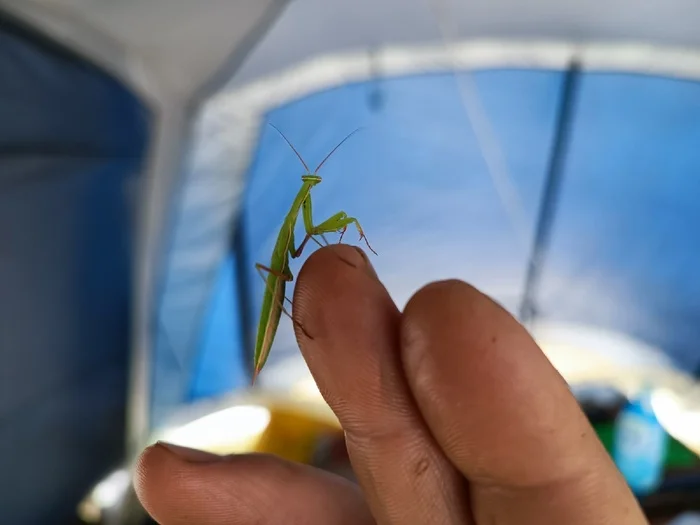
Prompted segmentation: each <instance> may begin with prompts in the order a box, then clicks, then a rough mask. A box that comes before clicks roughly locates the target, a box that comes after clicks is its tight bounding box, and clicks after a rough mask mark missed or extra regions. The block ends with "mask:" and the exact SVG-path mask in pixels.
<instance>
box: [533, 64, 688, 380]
mask: <svg viewBox="0 0 700 525" xmlns="http://www.w3.org/2000/svg"><path fill="white" fill-rule="evenodd" d="M574 118H575V121H574V122H575V124H574V127H573V134H572V137H571V145H570V148H569V154H568V158H567V159H566V166H565V168H564V172H563V174H562V178H563V180H564V184H563V190H562V192H561V198H560V201H559V203H558V205H557V213H556V215H557V217H556V219H555V223H554V224H555V225H554V233H553V239H552V246H551V250H550V254H549V259H548V260H547V261H546V270H545V272H544V278H543V281H542V287H541V289H540V290H539V294H538V302H539V305H540V308H541V315H543V316H546V317H547V318H552V319H557V320H564V321H575V322H580V323H586V324H592V325H594V326H601V327H603V328H609V329H614V330H619V331H621V332H623V333H627V334H629V335H632V336H635V337H638V338H639V339H641V340H643V341H645V342H647V343H649V344H652V345H656V346H658V347H659V348H661V349H662V350H663V351H664V352H666V353H667V354H668V355H669V356H670V357H671V358H672V359H673V360H674V361H675V363H676V364H677V365H678V366H679V367H681V368H682V369H685V370H686V371H689V372H693V371H694V370H696V369H697V368H698V366H700V351H698V349H697V345H696V341H698V340H699V339H700V323H698V320H700V279H699V278H698V277H699V276H700V232H699V231H698V227H699V226H700V205H699V204H698V203H699V202H700V147H699V145H700V83H698V82H696V81H690V80H683V79H674V78H663V77H655V76H651V75H641V74H619V73H590V74H587V75H585V76H584V78H583V80H582V82H581V86H580V93H579V97H578V105H577V107H576V108H575V117H574Z"/></svg>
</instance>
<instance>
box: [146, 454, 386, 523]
mask: <svg viewBox="0 0 700 525" xmlns="http://www.w3.org/2000/svg"><path fill="white" fill-rule="evenodd" d="M135 489H136V493H137V495H138V497H139V500H140V501H141V503H142V505H143V506H144V508H145V509H146V510H147V511H148V513H149V514H150V515H151V516H152V517H153V518H154V519H155V520H156V521H157V522H158V523H159V524H160V525H253V524H255V525H265V524H268V523H269V524H270V525H272V524H275V525H276V524H278V523H288V524H290V525H293V524H304V525H330V524H332V525H372V524H373V523H374V520H373V519H372V516H371V514H370V512H369V509H368V507H367V505H366V503H365V501H364V499H363V497H362V494H361V492H360V491H359V489H358V488H357V486H356V485H354V484H352V483H350V482H348V481H346V480H344V479H342V478H341V477H339V476H336V475H333V474H329V473H326V472H323V471H321V470H318V469H315V468H312V467H310V466H306V465H302V464H298V463H292V462H288V461H284V460H282V459H280V458H277V457H274V456H269V455H263V454H244V455H232V456H217V455H213V454H208V453H206V452H202V451H198V450H192V449H186V448H182V447H178V446H174V445H164V444H156V445H153V446H151V447H149V448H147V449H146V450H145V451H144V452H143V453H142V455H141V457H140V458H139V461H138V464H137V467H136V475H135Z"/></svg>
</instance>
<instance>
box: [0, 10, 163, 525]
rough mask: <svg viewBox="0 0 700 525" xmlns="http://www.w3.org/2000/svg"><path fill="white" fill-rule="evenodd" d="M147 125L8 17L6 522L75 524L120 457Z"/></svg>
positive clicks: (0, 351)
mask: <svg viewBox="0 0 700 525" xmlns="http://www.w3.org/2000/svg"><path fill="white" fill-rule="evenodd" d="M148 121H149V115H148V113H147V111H146V110H145V108H144V107H143V106H142V105H141V104H140V102H139V101H138V100H136V99H135V98H134V96H133V95H132V94H131V93H130V92H128V91H127V90H126V89H125V88H124V87H123V86H122V85H121V84H120V83H119V82H117V81H115V80H114V79H112V78H110V77H109V76H107V75H106V74H104V73H103V72H101V71H100V70H98V69H97V68H96V67H94V66H92V65H90V64H88V63H86V62H85V61H84V60H82V59H81V58H79V57H77V56H74V55H72V54H70V53H68V52H66V51H65V50H63V49H61V48H58V47H57V46H55V45H54V44H53V43H51V42H48V41H47V40H45V39H44V38H42V37H41V36H40V35H37V34H34V33H33V32H30V31H28V30H26V29H25V28H24V27H23V26H21V25H19V24H17V23H15V21H14V20H11V19H9V18H7V17H4V16H0V239H2V242H0V290H2V293H1V294H0V358H1V359H2V368H1V371H0V451H1V453H0V490H2V493H3V494H4V496H5V497H4V498H3V505H2V518H1V521H2V522H7V523H22V524H28V525H31V524H46V523H67V522H69V521H71V520H73V519H74V517H75V506H76V505H77V503H78V501H79V500H80V498H82V497H83V496H84V495H85V494H86V491H87V490H89V488H90V486H91V484H93V483H94V482H95V481H96V480H97V479H99V477H100V476H102V475H104V474H105V473H106V472H107V471H108V470H109V469H111V468H114V467H115V466H116V465H117V463H118V462H119V461H120V460H121V459H122V454H123V446H124V423H125V413H124V410H125V401H126V383H127V367H128V357H129V324H130V323H129V307H130V304H129V303H130V296H131V257H132V244H133V238H132V229H133V217H132V214H133V211H134V209H133V203H132V202H131V199H132V194H133V192H134V190H135V189H136V188H135V186H134V184H135V183H136V181H137V180H138V178H139V175H140V173H141V170H142V160H143V155H144V152H145V147H146V144H147V140H148ZM37 501H39V502H41V505H37V504H36V502H37Z"/></svg>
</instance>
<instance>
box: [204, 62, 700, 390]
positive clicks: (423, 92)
mask: <svg viewBox="0 0 700 525" xmlns="http://www.w3.org/2000/svg"><path fill="white" fill-rule="evenodd" d="M564 74H565V72H563V71H554V70H546V71H543V70H522V69H520V70H483V71H479V72H476V73H475V74H474V75H473V78H474V79H475V82H476V87H477V89H478V91H479V93H480V97H481V104H482V105H483V111H484V113H485V114H486V115H488V119H489V121H490V124H491V127H492V131H493V135H494V136H495V137H496V138H497V140H498V142H499V144H500V149H501V152H502V155H503V158H504V164H505V166H506V168H507V171H508V173H507V175H508V177H509V178H510V179H511V180H512V183H513V188H512V189H513V190H514V194H515V195H516V197H517V198H515V199H511V201H508V200H504V198H503V195H501V194H499V193H498V192H497V191H496V189H495V188H496V187H497V185H496V183H495V182H494V180H493V178H492V176H491V174H490V172H489V170H488V168H487V166H486V164H485V161H484V158H483V156H482V153H481V149H480V144H479V142H478V139H477V137H476V135H475V131H474V127H473V126H472V125H471V124H470V121H469V119H468V117H467V115H466V114H465V112H464V108H463V100H462V99H461V98H460V97H459V96H458V89H457V88H458V84H457V82H456V80H455V78H454V76H452V75H451V74H426V75H412V76H406V77H397V78H389V79H387V78H383V79H382V81H381V83H380V84H379V85H378V84H377V83H376V82H373V81H368V82H358V83H353V84H349V85H345V86H342V87H338V88H333V89H328V90H325V91H321V92H318V93H314V94H312V95H310V96H307V97H304V98H302V99H299V100H295V101H293V102H290V103H288V104H285V105H283V106H281V107H277V108H272V109H271V110H270V111H269V113H268V114H267V115H266V116H265V122H273V123H274V124H275V125H277V126H278V127H280V128H281V129H282V130H283V131H284V132H285V134H286V135H287V136H288V137H289V138H290V140H292V141H293V143H294V144H295V145H296V147H297V149H298V150H299V151H300V152H301V153H302V155H303V156H304V157H305V158H306V159H307V164H309V165H310V166H311V167H313V166H315V164H316V163H317V162H318V161H320V160H321V159H322V158H323V156H324V155H325V154H326V152H328V151H329V150H330V149H331V148H332V147H333V146H334V145H335V143H336V142H337V141H339V140H340V139H341V138H342V137H343V136H344V135H345V133H347V132H348V131H351V130H352V129H354V128H355V127H357V126H359V125H362V126H366V128H365V130H363V131H362V132H361V133H359V134H357V135H356V136H355V137H353V138H352V139H351V140H350V141H348V142H347V143H346V144H345V145H344V146H343V148H341V149H340V150H338V152H337V153H336V155H335V156H336V157H337V158H335V159H333V160H330V161H329V162H328V163H327V164H326V166H324V168H323V171H322V173H321V175H323V176H324V181H323V183H322V184H321V185H320V186H318V187H317V188H315V190H314V217H315V219H316V221H320V220H322V219H324V218H325V217H327V216H329V215H330V214H331V213H333V212H335V211H338V210H341V209H342V210H345V211H346V212H348V213H350V214H352V215H354V216H357V217H358V218H359V220H360V221H361V223H362V224H363V227H364V228H365V230H366V232H367V234H368V236H369V238H370V240H371V242H372V244H373V246H374V247H375V248H376V249H377V250H378V251H379V252H380V256H379V257H378V258H375V259H374V263H375V265H376V266H377V270H378V272H379V274H380V275H381V276H382V278H383V279H384V280H385V282H386V284H387V286H388V288H389V291H390V292H391V293H392V294H393V295H394V297H395V298H396V300H397V302H398V303H399V304H402V303H403V302H405V300H407V299H408V297H409V296H410V294H411V293H413V292H414V291H415V290H416V289H417V288H419V287H420V286H421V285H423V284H424V283H425V282H427V281H429V280H434V279H440V278H447V277H457V278H461V279H465V280H467V281H470V282H472V283H474V284H475V285H477V286H478V287H480V288H482V289H483V290H485V291H486V292H488V293H491V294H492V295H493V296H494V297H495V298H496V299H497V300H499V301H500V302H501V303H502V304H504V305H505V306H506V307H507V308H509V309H510V310H511V311H513V312H514V313H517V311H518V307H519V305H520V303H521V301H522V299H523V293H524V290H525V277H526V268H527V263H528V257H529V256H530V254H531V250H532V243H533V241H534V228H535V223H536V217H537V215H538V213H539V208H540V206H541V205H542V202H541V198H542V191H543V184H544V181H545V176H546V170H547V167H548V162H549V159H550V155H551V148H552V147H553V145H554V142H555V141H554V139H555V136H554V135H555V133H556V132H557V129H556V124H557V117H558V116H557V112H558V111H559V107H560V102H561V97H562V96H563V92H562V90H563V88H564V83H563V82H564ZM377 91H379V94H380V95H381V100H382V101H383V102H382V105H381V106H380V107H378V106H377V105H376V104H375V103H374V101H375V100H376V95H377ZM426 101H430V103H427V102H426ZM699 111H700V83H698V82H696V81H693V80H685V79H677V78H669V77H662V76H654V75H642V74H631V73H616V72H595V71H588V72H584V73H583V74H582V77H581V80H580V83H579V89H578V94H577V98H576V103H575V106H574V107H573V112H572V116H571V118H572V122H571V135H570V144H569V146H568V149H567V150H566V152H565V158H564V159H563V163H562V166H563V168H562V172H561V173H560V174H559V176H560V177H561V181H562V182H561V184H562V186H561V190H560V192H559V193H558V195H557V196H556V197H555V198H556V199H557V201H558V202H557V203H556V212H555V214H554V217H553V236H552V239H551V244H550V246H549V247H548V250H547V251H546V252H545V258H544V261H543V268H542V278H541V281H540V282H539V286H538V287H537V288H536V289H535V291H534V300H535V305H536V310H537V311H538V312H539V315H540V318H542V319H547V320H554V321H567V322H575V323H582V324H590V325H592V326H597V327H601V328H607V329H613V330H618V331H620V332H622V333H626V334H629V335H631V336H634V337H637V338H639V339H640V340H641V341H643V342H646V343H648V344H652V345H654V346H656V347H658V348H660V349H661V351H663V352H665V353H666V354H667V355H668V356H669V357H671V358H672V360H673V362H674V363H675V364H676V365H677V366H678V367H680V368H681V369H683V370H685V371H686V372H690V373H692V372H693V371H694V370H695V369H697V367H698V366H699V365H700V353H698V351H697V349H696V346H695V341H697V339H698V336H699V335H700V333H698V328H697V326H698V324H697V319H698V318H700V303H698V300H697V299H698V297H700V290H698V289H697V286H696V285H697V283H698V282H700V281H698V279H697V272H698V268H700V236H698V234H697V225H698V224H700V207H698V206H697V201H698V198H700V179H699V178H698V176H697V173H698V171H699V170H700V149H698V148H697V144H698V139H699V138H700V124H699V123H700V118H699V117H700V115H698V114H697V113H698V112H699ZM301 172H302V167H301V165H300V163H299V162H298V159H296V157H295V156H294V154H293V152H292V151H291V150H290V149H289V147H288V146H287V145H286V143H284V141H283V140H282V139H281V138H280V137H279V136H278V135H277V134H276V132H275V131H274V130H272V129H271V128H269V127H267V126H265V127H263V128H262V131H261V134H260V138H259V144H258V146H257V148H256V152H255V156H254V160H253V163H252V166H251V168H250V171H249V173H248V174H247V189H246V194H245V197H244V201H243V202H244V204H243V206H244V208H243V216H242V217H243V222H242V228H243V229H244V233H245V235H244V238H245V241H244V242H245V244H244V248H245V249H243V250H241V253H238V254H236V253H235V252H234V255H239V256H245V258H244V259H243V260H242V261H240V264H242V265H243V268H244V269H245V271H246V272H247V274H246V279H247V281H248V283H251V290H252V294H251V296H250V297H248V298H247V304H246V305H245V306H242V307H245V308H249V309H250V310H249V311H250V312H251V315H250V322H251V324H250V326H249V327H247V329H248V331H249V333H254V330H255V326H254V322H255V321H256V313H257V311H258V309H259V307H260V300H261V297H262V293H263V288H262V287H263V283H262V281H261V280H260V278H259V276H258V275H257V274H256V272H255V270H254V263H255V262H258V261H261V262H265V261H266V260H267V258H268V257H269V254H270V252H271V247H272V243H273V242H274V238H275V235H276V231H277V228H278V227H279V224H280V221H281V220H282V217H283V215H284V213H285V211H286V209H287V207H288V206H289V203H290V202H291V199H292V198H293V195H294V193H295V192H296V191H297V190H298V187H299V184H300V182H299V175H300V174H301ZM518 221H520V222H519V223H518ZM347 235H348V236H349V237H346V240H348V241H350V242H355V240H356V239H354V238H353V237H352V236H354V235H356V234H355V232H352V231H351V232H349V233H348V234H347ZM312 249H314V248H313V246H312V247H311V248H310V250H312ZM301 264H302V261H294V262H293V271H295V272H296V271H297V270H298V268H299V266H300V265H301ZM239 285H240V283H239ZM293 286H294V283H292V284H291V285H290V291H289V294H291V288H293ZM296 352H297V349H296V343H295V341H294V338H293V333H292V330H291V327H288V326H286V325H285V323H284V322H283V324H282V325H281V327H280V334H279V335H278V339H277V341H276V343H275V346H274V347H273V351H272V355H271V357H270V364H271V365H272V364H274V363H275V362H279V361H280V360H282V359H284V358H287V357H289V356H291V355H294V354H295V353H296ZM250 357H251V356H250V354H248V359H250ZM232 373H234V372H232ZM235 373H239V372H238V371H237V372H235ZM200 381H203V382H206V379H200Z"/></svg>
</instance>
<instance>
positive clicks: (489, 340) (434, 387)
mask: <svg viewBox="0 0 700 525" xmlns="http://www.w3.org/2000/svg"><path fill="white" fill-rule="evenodd" d="M401 341H402V348H401V355H402V360H403V365H404V369H405V371H406V375H407V378H408V382H409V385H410V387H411V390H412V392H413V393H414V396H415V398H416V401H417V403H418V405H419V406H420V409H421V412H422V413H423V415H424V417H425V418H426V421H427V422H428V424H429V426H430V428H431V430H432V431H433V433H434V434H435V435H436V438H437V439H438V441H440V442H441V444H442V445H443V447H444V448H445V450H446V452H447V453H448V455H450V456H451V458H452V460H453V461H454V462H455V464H458V465H460V468H461V469H462V471H463V472H464V473H465V474H466V475H467V476H469V477H470V478H472V479H475V478H489V479H491V480H494V481H496V482H499V483H503V484H508V483H516V484H517V483H523V484H529V483H531V484H537V483H544V482H548V481H550V480H551V479H552V478H553V477H555V476H562V475H566V474H567V473H570V472H572V471H577V469H581V468H582V463H581V461H580V459H579V458H581V457H583V456H581V455H572V454H570V453H569V452H570V450H571V449H572V447H581V445H583V443H582V442H581V441H582V440H581V435H582V434H585V430H587V427H586V424H587V423H586V421H585V418H584V417H583V415H582V413H581V411H580V409H579V407H578V405H577V403H576V401H575V399H574V398H573V396H572V395H571V393H570V391H569V389H568V386H567V384H566V382H565V381H564V380H563V378H562V377H561V376H560V375H559V373H558V372H557V371H556V369H555V368H554V367H553V366H552V365H551V363H550V362H549V360H548V359H547V357H546V356H545V354H544V353H543V352H542V351H541V349H540V348H539V347H538V346H537V344H536V343H535V341H534V340H533V339H532V338H531V336H530V334H529V333H528V331H527V330H526V329H525V327H523V326H522V325H521V324H520V323H519V322H518V321H517V320H516V319H515V318H514V317H513V316H512V315H511V314H510V313H509V312H508V311H507V310H505V309H504V308H502V307H501V306H500V305H498V304H497V303H496V302H495V301H493V300H492V299H491V298H489V297H488V296H486V295H485V294H483V293H482V292H480V291H479V290H477V289H476V288H475V287H473V286H471V285H469V284H467V283H464V282H462V281H457V280H449V281H441V282H437V283H433V284H430V285H428V286H426V287H424V288H423V289H421V290H419V291H418V292H417V293H416V294H415V296H414V297H413V298H412V299H411V300H410V301H409V303H408V304H407V306H406V309H405V311H404V316H403V318H402V325H401ZM584 441H585V442H587V444H588V445H590V439H588V438H586V439H585V440H584ZM579 450H580V451H583V450H584V448H579ZM587 450H588V451H589V452H590V450H591V449H590V447H588V448H587ZM523 451H525V453H522V452H523ZM539 456H542V457H549V458H550V461H541V460H540V459H536V458H538V457H539ZM584 456H585V455H584Z"/></svg>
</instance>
